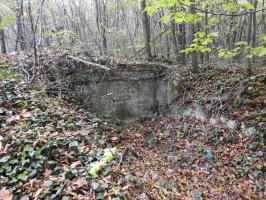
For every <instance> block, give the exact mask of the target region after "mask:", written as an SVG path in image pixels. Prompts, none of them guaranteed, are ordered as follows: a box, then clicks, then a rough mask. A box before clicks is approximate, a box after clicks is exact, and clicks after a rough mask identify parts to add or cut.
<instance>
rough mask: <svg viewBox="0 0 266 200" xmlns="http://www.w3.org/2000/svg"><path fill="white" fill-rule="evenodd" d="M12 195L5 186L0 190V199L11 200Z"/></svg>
mask: <svg viewBox="0 0 266 200" xmlns="http://www.w3.org/2000/svg"><path fill="white" fill-rule="evenodd" d="M12 198H13V195H12V194H11V193H10V192H9V190H7V189H6V188H2V189H1V190H0V200H12Z"/></svg>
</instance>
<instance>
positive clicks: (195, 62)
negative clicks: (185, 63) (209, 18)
mask: <svg viewBox="0 0 266 200" xmlns="http://www.w3.org/2000/svg"><path fill="white" fill-rule="evenodd" d="M195 2H196V1H195V0H193V1H191V3H192V5H191V7H190V12H191V14H196V9H195ZM195 33H196V28H195V24H193V23H192V24H191V25H190V39H191V43H193V39H194V36H195ZM191 56H192V58H191V59H192V66H193V69H194V71H195V72H196V71H198V54H197V52H196V51H193V52H192V55H191Z"/></svg>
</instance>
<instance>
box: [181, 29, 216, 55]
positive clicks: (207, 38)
mask: <svg viewBox="0 0 266 200" xmlns="http://www.w3.org/2000/svg"><path fill="white" fill-rule="evenodd" d="M215 36H217V34H216V33H209V34H207V35H206V33H204V32H197V33H196V34H195V38H194V40H193V44H191V45H190V46H189V47H188V48H186V49H185V50H183V51H181V52H182V53H186V54H189V53H191V52H194V51H197V52H200V53H206V52H211V50H212V49H211V48H210V47H209V45H210V44H212V43H213V37H215Z"/></svg>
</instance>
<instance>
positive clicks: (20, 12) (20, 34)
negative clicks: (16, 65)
mask: <svg viewBox="0 0 266 200" xmlns="http://www.w3.org/2000/svg"><path fill="white" fill-rule="evenodd" d="M23 3H24V1H23V0H16V4H17V5H16V6H17V8H16V25H17V39H16V45H15V51H18V45H20V49H21V50H22V51H24V50H26V43H25V41H24V40H25V39H24V33H23V26H22V20H21V17H22V16H23V8H24V6H23Z"/></svg>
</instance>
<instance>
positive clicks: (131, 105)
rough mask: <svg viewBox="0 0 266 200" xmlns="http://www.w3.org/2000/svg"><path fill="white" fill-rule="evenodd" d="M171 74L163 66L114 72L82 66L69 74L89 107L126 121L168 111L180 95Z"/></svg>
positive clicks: (79, 95) (120, 69)
mask: <svg viewBox="0 0 266 200" xmlns="http://www.w3.org/2000/svg"><path fill="white" fill-rule="evenodd" d="M168 75H169V72H168V70H166V69H164V68H161V67H156V66H155V67H154V66H152V67H151V66H148V67H147V66H144V65H143V66H141V65H137V66H135V65H132V64H131V65H122V66H117V67H115V68H111V70H110V71H105V70H102V69H91V68H90V67H88V66H85V65H81V64H79V65H77V66H76V67H75V68H72V69H71V70H70V71H69V72H68V77H69V79H70V81H71V82H72V83H74V84H75V85H78V86H79V88H80V89H79V90H78V91H76V94H77V97H78V98H80V99H82V101H83V103H84V104H85V106H86V108H88V109H89V110H91V111H93V112H96V113H98V114H101V115H109V116H112V117H114V118H119V119H123V120H136V119H140V118H146V117H154V116H156V115H158V114H159V113H161V112H167V111H168V109H169V105H170V103H171V102H172V101H173V99H174V98H175V96H176V94H175V92H174V91H173V88H174V87H173V85H172V80H171V79H170V78H169V76H168Z"/></svg>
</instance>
